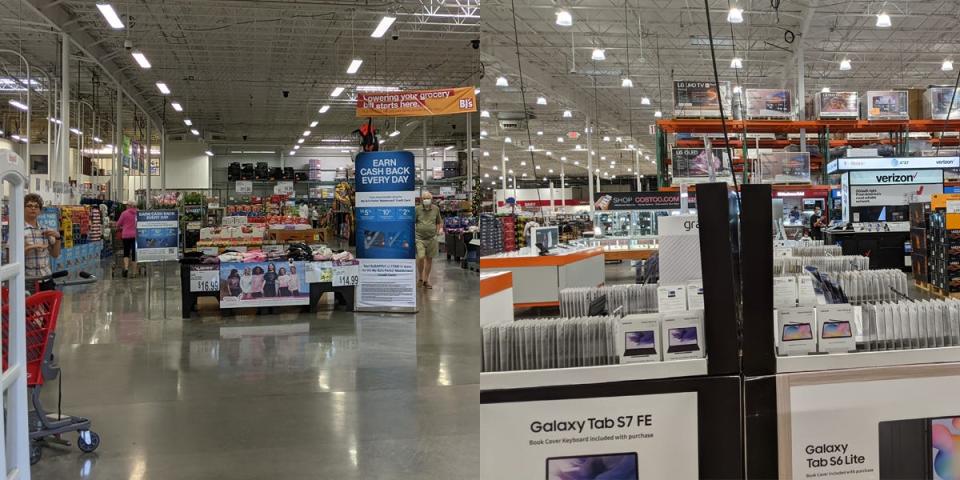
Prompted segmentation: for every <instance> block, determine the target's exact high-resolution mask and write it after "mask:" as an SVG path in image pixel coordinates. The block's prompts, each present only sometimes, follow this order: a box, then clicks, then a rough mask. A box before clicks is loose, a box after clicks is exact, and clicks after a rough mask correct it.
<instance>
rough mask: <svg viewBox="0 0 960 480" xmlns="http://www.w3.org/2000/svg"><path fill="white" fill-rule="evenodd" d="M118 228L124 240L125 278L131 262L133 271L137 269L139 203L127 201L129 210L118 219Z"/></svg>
mask: <svg viewBox="0 0 960 480" xmlns="http://www.w3.org/2000/svg"><path fill="white" fill-rule="evenodd" d="M117 228H118V229H120V238H121V239H123V276H124V277H126V276H127V270H129V269H130V261H131V259H132V260H133V269H134V271H136V269H137V202H136V201H134V200H127V209H126V210H124V211H123V213H121V214H120V218H119V219H117Z"/></svg>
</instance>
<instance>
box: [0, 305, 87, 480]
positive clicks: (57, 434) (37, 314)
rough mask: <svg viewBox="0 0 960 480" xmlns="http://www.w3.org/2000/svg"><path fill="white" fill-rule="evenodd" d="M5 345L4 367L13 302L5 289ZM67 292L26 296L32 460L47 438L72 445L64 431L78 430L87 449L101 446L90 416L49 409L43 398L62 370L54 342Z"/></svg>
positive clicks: (39, 451) (38, 459) (39, 453)
mask: <svg viewBox="0 0 960 480" xmlns="http://www.w3.org/2000/svg"><path fill="white" fill-rule="evenodd" d="M3 290H4V291H3V292H2V294H3V300H4V304H3V309H2V311H3V322H2V347H3V369H4V370H6V369H7V365H8V358H7V356H8V354H7V351H8V346H9V343H8V342H9V339H8V336H9V335H8V334H9V331H10V324H9V316H10V315H9V305H7V303H6V299H7V297H8V295H9V293H8V292H7V291H6V289H3ZM62 300H63V293H61V292H58V291H46V292H39V293H35V294H33V295H30V296H29V297H27V298H26V327H27V328H26V332H27V342H26V343H27V365H26V367H27V368H26V373H27V388H28V390H29V391H30V402H31V405H32V406H33V410H32V411H31V412H30V416H29V424H30V463H31V464H34V463H37V462H38V461H40V456H41V454H42V450H41V447H42V446H43V445H44V444H45V443H46V442H53V443H58V444H61V445H70V442H67V441H65V440H63V439H62V438H61V436H62V435H63V434H64V433H67V432H77V434H78V438H77V446H78V447H79V448H80V450H82V451H84V452H87V453H89V452H92V451H94V450H96V449H97V447H99V446H100V436H99V435H97V434H96V433H94V432H92V431H90V420H89V419H86V418H83V417H76V416H70V415H62V414H59V413H56V414H53V413H48V412H47V411H46V409H44V407H43V403H42V402H41V401H40V389H41V387H42V386H43V384H44V382H45V381H47V380H53V379H54V378H57V376H58V375H59V374H60V367H59V366H57V364H56V361H55V358H54V355H53V342H54V339H55V338H56V327H57V317H58V316H59V314H60V303H61V302H62Z"/></svg>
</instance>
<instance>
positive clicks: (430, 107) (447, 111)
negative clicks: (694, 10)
mask: <svg viewBox="0 0 960 480" xmlns="http://www.w3.org/2000/svg"><path fill="white" fill-rule="evenodd" d="M476 111H477V94H476V93H475V90H474V87H459V88H438V89H434V90H411V91H407V92H373V93H360V94H358V95H357V116H358V117H427V116H431V115H454V114H457V113H467V112H476Z"/></svg>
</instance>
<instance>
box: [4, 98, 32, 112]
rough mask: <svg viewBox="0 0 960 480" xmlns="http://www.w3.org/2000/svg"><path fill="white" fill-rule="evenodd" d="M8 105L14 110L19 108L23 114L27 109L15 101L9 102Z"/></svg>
mask: <svg viewBox="0 0 960 480" xmlns="http://www.w3.org/2000/svg"><path fill="white" fill-rule="evenodd" d="M8 103H9V104H10V105H12V106H13V107H14V108H19V109H20V110H23V111H24V112H26V111H27V110H28V109H29V108H28V107H27V105H26V104H25V103H23V102H18V101H17V100H10V101H9V102H8Z"/></svg>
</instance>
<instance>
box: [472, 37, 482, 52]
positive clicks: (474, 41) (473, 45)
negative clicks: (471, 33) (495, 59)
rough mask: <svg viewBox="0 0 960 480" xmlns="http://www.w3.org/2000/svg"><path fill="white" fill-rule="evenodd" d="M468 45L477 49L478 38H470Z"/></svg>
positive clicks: (478, 45)
mask: <svg viewBox="0 0 960 480" xmlns="http://www.w3.org/2000/svg"><path fill="white" fill-rule="evenodd" d="M470 46H472V47H473V49H474V50H478V49H479V48H480V39H479V38H477V39H474V40H470Z"/></svg>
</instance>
